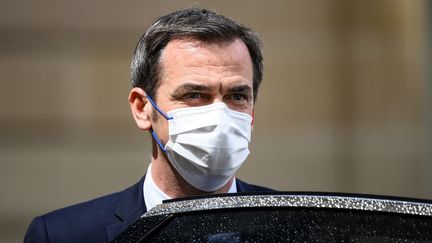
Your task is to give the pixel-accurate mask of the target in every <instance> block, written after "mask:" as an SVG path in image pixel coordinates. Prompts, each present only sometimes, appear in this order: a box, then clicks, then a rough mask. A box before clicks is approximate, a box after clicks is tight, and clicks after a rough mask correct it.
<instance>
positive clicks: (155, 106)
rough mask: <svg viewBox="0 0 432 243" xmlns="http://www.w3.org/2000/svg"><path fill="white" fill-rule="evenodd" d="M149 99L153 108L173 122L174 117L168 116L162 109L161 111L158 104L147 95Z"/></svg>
mask: <svg viewBox="0 0 432 243" xmlns="http://www.w3.org/2000/svg"><path fill="white" fill-rule="evenodd" d="M147 99H148V100H149V101H150V103H151V104H152V106H153V107H154V108H155V109H156V110H157V111H158V112H159V113H160V114H161V115H162V116H163V117H165V119H167V120H172V119H173V118H172V116H168V115H167V114H165V112H163V111H161V109H159V107H158V106H157V105H156V102H154V101H153V99H152V98H151V97H150V95H147Z"/></svg>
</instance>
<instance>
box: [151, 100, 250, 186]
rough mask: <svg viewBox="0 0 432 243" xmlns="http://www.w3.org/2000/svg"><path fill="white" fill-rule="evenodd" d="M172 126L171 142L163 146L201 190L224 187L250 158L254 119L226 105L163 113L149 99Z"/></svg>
mask: <svg viewBox="0 0 432 243" xmlns="http://www.w3.org/2000/svg"><path fill="white" fill-rule="evenodd" d="M148 98H149V100H150V102H151V103H152V105H153V106H154V107H155V108H156V110H157V111H158V112H159V113H161V114H162V115H163V116H164V117H165V118H166V119H167V120H168V125H169V140H168V142H167V144H166V145H165V146H163V145H162V143H161V142H160V140H159V139H158V137H157V136H156V134H155V133H154V132H153V131H152V135H153V137H154V138H155V139H156V141H157V142H158V144H159V146H160V147H161V149H162V150H163V151H164V152H165V153H166V155H167V157H168V159H169V160H170V161H171V163H172V165H173V166H174V167H175V168H176V170H177V172H178V173H179V174H180V175H181V176H182V177H183V178H184V179H185V180H186V181H187V182H188V183H189V184H191V185H192V186H194V187H196V188H198V189H200V190H202V191H208V192H210V191H215V190H217V189H219V188H221V187H222V186H224V185H225V184H226V183H227V182H228V181H229V180H230V179H231V178H232V177H233V176H234V174H235V172H236V171H237V170H238V169H239V168H240V166H241V165H242V164H243V162H244V161H245V160H246V157H247V156H248V155H249V149H248V145H249V142H250V137H251V130H252V126H251V123H252V117H251V116H250V115H248V114H246V113H243V112H238V111H234V110H230V109H229V108H228V107H227V106H226V105H225V103H215V104H211V105H207V106H197V107H188V108H180V109H176V110H172V111H169V112H168V114H164V113H163V112H162V111H161V110H159V108H158V107H157V106H156V104H155V103H154V102H153V101H152V100H151V98H150V97H148Z"/></svg>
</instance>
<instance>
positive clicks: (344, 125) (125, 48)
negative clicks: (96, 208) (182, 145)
mask: <svg viewBox="0 0 432 243" xmlns="http://www.w3.org/2000/svg"><path fill="white" fill-rule="evenodd" d="M185 7H206V8H209V9H211V10H215V11H217V12H218V13H221V14H224V15H227V16H230V17H231V18H233V19H235V20H238V21H240V22H242V23H244V24H246V25H249V26H251V27H253V28H255V29H256V30H257V31H258V32H260V34H261V36H262V39H263V40H264V43H265V48H264V55H265V77H264V83H263V85H262V87H261V90H260V94H259V98H258V104H257V108H256V120H255V130H254V135H253V143H252V146H251V147H252V148H251V151H252V154H251V156H250V158H249V159H248V161H247V162H246V164H245V165H244V166H243V167H242V169H241V170H240V173H239V177H240V178H242V179H245V180H247V181H249V182H252V183H257V184H262V185H267V186H270V187H273V188H275V189H279V190H287V191H338V192H356V193H373V194H387V195H396V196H410V197H421V198H429V199H432V179H431V178H432V159H431V157H432V156H431V152H430V150H431V148H432V146H431V135H432V131H431V122H432V119H431V115H432V113H431V109H432V106H431V104H432V102H431V100H432V99H431V91H432V82H431V76H432V75H431V74H432V73H431V71H430V69H429V66H430V64H431V57H430V55H429V56H428V54H427V53H428V51H429V53H430V50H431V49H430V47H429V46H430V45H429V43H430V39H429V40H428V38H430V36H429V35H428V29H430V26H429V25H428V24H429V22H430V21H428V18H430V10H431V8H430V4H428V3H427V2H426V1H421V0H358V1H345V0H327V1H311V0H290V1H285V0H280V1H250V0H244V1H228V0H223V1H184V0H183V1H167V0H164V1H114V0H113V1H111V0H109V1H108V0H97V1H84V0H75V1H57V0H51V1H5V0H2V1H1V2H0V74H1V82H0V192H1V200H0V242H21V241H22V239H23V235H24V232H25V229H26V227H27V225H28V224H29V222H30V220H31V219H32V218H33V217H34V216H36V215H39V214H42V213H45V212H47V211H51V210H53V209H56V208H59V207H63V206H66V205H70V204H73V203H77V202H80V201H84V200H88V199H91V198H94V197H97V196H101V195H104V194H107V193H110V192H113V191H117V190H121V189H123V188H125V187H127V186H129V185H131V184H132V183H134V182H136V181H138V180H139V179H140V177H141V176H142V175H143V174H144V173H145V171H146V169H147V165H148V162H149V160H150V154H149V151H150V145H151V144H150V140H149V136H148V134H146V133H143V132H140V131H139V130H138V129H137V128H136V126H135V124H134V122H133V121H132V118H131V115H130V112H129V105H128V102H127V96H128V92H129V89H130V80H129V63H130V57H131V54H132V51H133V49H134V47H135V44H136V42H137V40H138V38H139V37H140V36H141V34H142V33H143V32H144V31H145V28H146V27H147V26H148V24H150V22H151V21H152V20H154V19H155V18H156V17H158V16H160V15H162V14H167V13H169V12H171V11H173V10H177V9H181V8H185Z"/></svg>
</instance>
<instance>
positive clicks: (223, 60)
mask: <svg viewBox="0 0 432 243" xmlns="http://www.w3.org/2000/svg"><path fill="white" fill-rule="evenodd" d="M159 65H160V71H161V79H162V80H161V81H163V80H164V78H163V77H165V78H167V75H168V76H170V78H173V77H175V76H179V75H185V74H187V75H190V74H193V72H194V71H196V72H197V73H201V74H205V75H209V76H214V77H215V78H223V76H224V75H240V76H243V77H245V78H246V79H248V80H250V81H251V82H252V78H253V77H252V76H253V72H252V59H251V57H250V54H249V50H248V48H247V47H246V45H245V43H244V42H243V41H242V40H241V39H238V38H237V39H233V40H232V41H220V42H204V41H200V40H197V39H194V38H184V39H174V40H171V41H170V42H169V43H168V44H167V46H166V47H165V49H164V50H163V52H162V54H161V58H160V62H159Z"/></svg>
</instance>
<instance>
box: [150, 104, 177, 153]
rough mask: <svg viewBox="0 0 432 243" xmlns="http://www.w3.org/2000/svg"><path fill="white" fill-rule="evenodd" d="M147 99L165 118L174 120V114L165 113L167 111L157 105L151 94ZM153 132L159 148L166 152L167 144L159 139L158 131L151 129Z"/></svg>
mask: <svg viewBox="0 0 432 243" xmlns="http://www.w3.org/2000/svg"><path fill="white" fill-rule="evenodd" d="M147 99H148V100H149V101H150V103H151V104H152V106H153V107H154V108H155V109H156V110H157V111H158V112H159V113H160V114H161V115H162V116H163V117H165V119H167V120H172V119H173V118H172V116H168V115H167V114H165V112H163V111H161V109H159V107H158V106H157V105H156V102H154V101H153V99H152V98H151V97H150V95H147ZM151 134H152V136H153V138H154V139H155V140H156V143H157V144H158V145H159V148H160V149H162V151H164V153H166V152H167V151H166V149H165V146H164V145H163V144H162V142H161V141H160V140H159V138H158V137H157V135H156V133H155V132H154V131H153V129H151Z"/></svg>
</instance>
